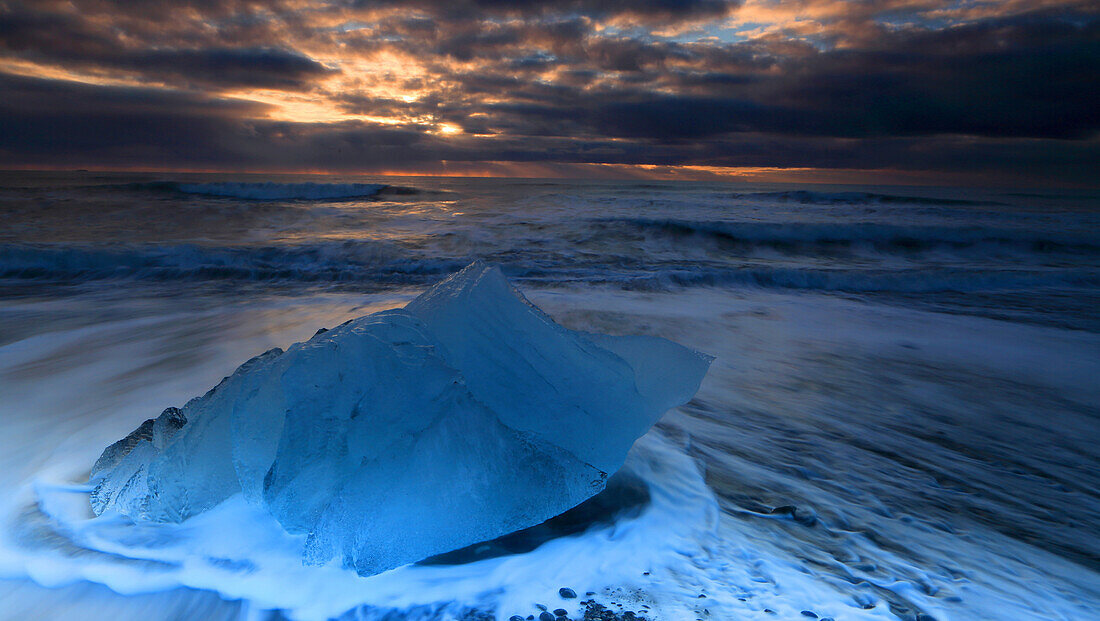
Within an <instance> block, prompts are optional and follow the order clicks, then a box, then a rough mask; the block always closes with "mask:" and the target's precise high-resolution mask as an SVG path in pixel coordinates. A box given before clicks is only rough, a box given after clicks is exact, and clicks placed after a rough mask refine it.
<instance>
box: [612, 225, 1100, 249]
mask: <svg viewBox="0 0 1100 621" xmlns="http://www.w3.org/2000/svg"><path fill="white" fill-rule="evenodd" d="M596 222H598V223H601V224H604V225H612V226H614V225H624V226H626V227H627V228H631V229H634V230H635V231H638V232H643V233H655V234H658V235H668V236H701V237H709V238H713V239H716V240H719V241H726V242H734V243H740V244H746V245H759V246H770V247H773V248H777V249H790V248H797V247H807V246H854V245H859V244H864V245H870V246H873V247H874V248H875V249H876V250H879V251H883V252H913V251H925V250H935V249H941V248H942V249H948V250H960V249H968V248H979V247H982V246H985V247H990V246H1000V247H1002V248H1011V249H1015V250H1022V251H1026V252H1034V253H1049V252H1070V251H1073V252H1082V251H1083V252H1090V253H1100V244H1098V243H1097V241H1096V239H1095V237H1093V236H1088V235H1081V236H1076V235H1070V234H1065V235H1057V234H1051V233H1046V232H1042V233H1040V232H1033V231H1031V230H1028V229H990V228H978V227H969V228H958V227H931V226H921V227H917V226H895V225H886V224H870V223H868V224H832V223H830V224H810V223H783V224H774V223H759V222H702V221H692V220H674V219H646V218H627V219H604V220H597V221H596Z"/></svg>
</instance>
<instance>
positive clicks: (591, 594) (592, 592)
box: [585, 591, 596, 597]
mask: <svg viewBox="0 0 1100 621" xmlns="http://www.w3.org/2000/svg"><path fill="white" fill-rule="evenodd" d="M595 594H596V592H595V591H588V592H587V593H585V595H587V596H588V597H592V596H593V595H595Z"/></svg>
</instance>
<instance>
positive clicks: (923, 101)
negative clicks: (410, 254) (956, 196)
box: [0, 0, 1100, 186]
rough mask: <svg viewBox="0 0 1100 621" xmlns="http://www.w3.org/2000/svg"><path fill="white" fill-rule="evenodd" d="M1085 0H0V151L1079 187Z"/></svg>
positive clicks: (303, 166) (1096, 23) (1099, 166)
mask: <svg viewBox="0 0 1100 621" xmlns="http://www.w3.org/2000/svg"><path fill="white" fill-rule="evenodd" d="M1098 75H1100V3H1098V2H1095V0H1089V1H1078V0H1002V1H977V0H950V1H948V0H853V1H841V0H789V1H787V0H785V1H782V2H779V1H775V0H741V1H734V2H726V1H723V0H682V1H674V0H548V1H545V2H523V1H520V0H405V1H397V0H281V1H271V2H264V1H247V0H228V1H224V2H218V1H215V0H181V1H171V0H143V1H140V2H136V1H132V0H131V1H126V0H117V1H112V0H65V1H61V0H41V1H33V2H26V1H11V0H0V168H9V169H35V168H46V169H66V168H90V169H97V170H102V169H112V170H155V171H169V170H180V171H230V172H321V173H341V174H342V173H365V174H453V175H507V176H523V177H543V176H551V177H611V178H622V177H627V178H632V177H639V178H669V179H680V178H682V179H709V178H721V179H748V180H775V181H817V182H861V183H869V182H882V183H942V184H952V185H954V184H975V185H998V184H1014V185H1019V184H1026V185H1051V186H1097V185H1100V80H1098V79H1097V76H1098Z"/></svg>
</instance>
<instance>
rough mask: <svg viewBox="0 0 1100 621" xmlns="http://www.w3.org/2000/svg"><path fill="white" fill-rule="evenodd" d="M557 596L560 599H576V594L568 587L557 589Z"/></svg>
mask: <svg viewBox="0 0 1100 621" xmlns="http://www.w3.org/2000/svg"><path fill="white" fill-rule="evenodd" d="M558 595H560V596H561V597H562V599H575V598H576V597H577V592H576V591H574V590H573V589H570V588H568V587H562V588H560V589H558Z"/></svg>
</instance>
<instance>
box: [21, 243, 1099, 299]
mask: <svg viewBox="0 0 1100 621" xmlns="http://www.w3.org/2000/svg"><path fill="white" fill-rule="evenodd" d="M473 258H482V259H485V260H488V261H491V262H494V263H498V264H500V265H502V266H503V267H504V269H505V271H506V272H507V273H508V274H509V276H510V277H513V278H517V279H519V280H521V281H524V282H528V283H539V284H542V285H551V286H554V285H559V284H566V283H570V282H578V283H591V284H597V285H599V284H602V285H611V286H615V287H622V288H626V289H643V290H678V289H683V288H688V287H700V286H718V287H760V288H769V289H794V290H816V291H822V292H847V293H936V292H971V291H1010V290H1011V291H1030V290H1033V289H1044V288H1059V289H1063V288H1070V289H1077V290H1081V289H1090V290H1095V289H1100V269H1097V268H1095V267H1092V268H1090V267H1084V266H1081V267H1078V268H1074V269H1067V268H1065V267H1060V268H1059V267H1050V266H1046V265H1043V264H1042V263H1041V262H1040V263H1034V264H1027V265H1026V266H1020V265H1012V264H1008V265H1002V266H1000V267H991V266H989V265H985V266H978V265H967V264H959V263H946V264H944V265H941V266H928V265H920V266H915V265H913V264H911V263H890V262H886V263H883V262H877V261H876V262H871V263H866V262H860V263H851V264H846V265H837V264H836V263H835V262H834V261H828V260H826V261H816V260H815V261H807V262H805V263H804V264H803V265H801V266H799V267H792V266H786V265H775V264H774V263H772V262H771V261H763V262H761V261H755V262H754V261H752V260H751V259H748V260H746V259H745V258H744V257H737V256H733V257H729V258H728V259H715V258H713V257H712V258H710V259H706V260H702V261H696V260H692V259H687V258H671V257H668V256H667V255H665V257H664V258H659V257H657V256H653V255H649V254H646V255H623V254H612V255H600V256H587V257H578V256H577V255H576V254H575V253H573V252H569V251H568V250H567V249H564V248H563V249H561V251H560V252H554V251H552V250H548V251H537V252H520V251H515V250H509V251H503V252H499V251H498V252H486V253H480V254H478V255H476V256H473V255H471V256H465V255H462V256H458V255H455V256H449V255H441V254H438V253H430V252H428V251H425V250H416V249H412V248H405V247H401V246H399V245H397V244H393V243H388V242H384V241H363V240H360V241H341V242H335V241H334V242H318V243H311V244H302V245H264V246H230V247H222V246H199V245H190V244H181V245H159V244H134V245H125V246H123V245H113V246H92V245H48V244H10V245H0V279H5V280H8V281H13V282H23V283H25V284H30V283H61V284H77V283H82V282H93V281H106V280H120V281H145V282H170V281H180V282H239V283H261V284H264V283H269V284H306V285H320V286H327V285H337V286H339V285H341V284H343V283H350V284H354V285H356V286H363V285H373V286H405V285H408V286H421V285H425V284H428V283H430V282H432V281H434V280H438V279H439V278H440V277H441V276H443V275H446V274H450V273H452V272H454V271H457V270H458V269H461V268H462V267H463V266H464V265H466V264H467V263H468V262H469V261H470V260H472V259H473ZM9 284H11V283H9Z"/></svg>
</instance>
